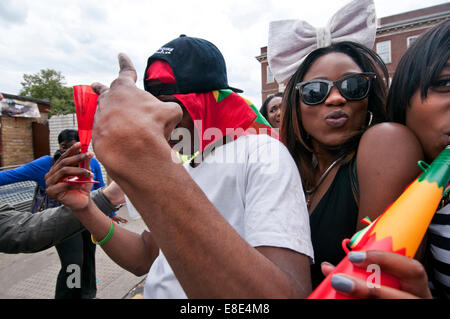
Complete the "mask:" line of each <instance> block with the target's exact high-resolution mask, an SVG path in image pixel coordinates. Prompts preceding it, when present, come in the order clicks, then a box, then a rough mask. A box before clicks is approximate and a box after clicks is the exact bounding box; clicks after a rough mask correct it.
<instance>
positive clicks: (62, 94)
mask: <svg viewBox="0 0 450 319" xmlns="http://www.w3.org/2000/svg"><path fill="white" fill-rule="evenodd" d="M21 84H22V90H21V91H20V93H19V94H20V95H22V96H28V97H32V98H36V99H49V100H50V101H51V109H50V114H49V116H52V115H56V114H69V113H75V104H74V102H73V95H72V88H70V87H65V86H64V85H65V84H66V83H65V78H64V76H63V75H62V74H61V72H57V71H55V70H52V69H44V70H40V72H39V73H36V74H31V75H30V74H24V75H23V82H21Z"/></svg>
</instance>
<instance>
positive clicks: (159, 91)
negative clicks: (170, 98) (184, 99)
mask: <svg viewBox="0 0 450 319" xmlns="http://www.w3.org/2000/svg"><path fill="white" fill-rule="evenodd" d="M144 89H145V90H146V91H147V92H149V93H151V94H152V95H154V96H159V95H174V94H178V93H180V91H179V89H178V86H177V84H176V83H170V84H157V85H149V84H148V83H147V82H144Z"/></svg>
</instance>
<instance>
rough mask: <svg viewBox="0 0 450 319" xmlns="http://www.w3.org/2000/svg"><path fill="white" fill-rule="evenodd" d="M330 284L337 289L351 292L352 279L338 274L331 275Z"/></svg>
mask: <svg viewBox="0 0 450 319" xmlns="http://www.w3.org/2000/svg"><path fill="white" fill-rule="evenodd" d="M331 286H332V287H333V288H334V289H336V290H339V291H343V292H351V291H352V290H353V281H351V280H350V279H348V278H345V277H343V276H340V275H333V277H331Z"/></svg>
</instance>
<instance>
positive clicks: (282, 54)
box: [267, 0, 377, 83]
mask: <svg viewBox="0 0 450 319" xmlns="http://www.w3.org/2000/svg"><path fill="white" fill-rule="evenodd" d="M376 31H377V26H376V14H375V5H374V3H373V0H354V1H352V2H350V3H349V4H347V5H346V6H344V7H343V8H342V9H340V10H339V11H338V12H336V13H335V14H334V15H333V17H332V18H331V19H330V20H329V22H328V24H327V26H326V27H325V28H315V27H313V26H312V25H310V24H309V23H308V22H305V21H301V20H280V21H272V22H271V23H270V25H269V42H268V46H267V60H268V62H269V66H270V69H271V70H272V73H273V74H274V76H275V78H276V80H277V82H278V83H283V82H284V81H285V80H287V79H288V78H290V77H291V76H292V75H293V74H294V73H295V71H296V70H297V68H298V67H299V66H300V64H301V62H302V61H303V60H304V59H305V58H306V56H307V55H308V54H309V53H311V52H312V51H314V50H315V49H318V48H323V47H327V46H329V45H331V44H332V43H336V42H342V41H353V42H358V43H360V44H363V45H365V46H366V47H368V48H370V49H371V48H372V47H373V45H374V43H375V36H376Z"/></svg>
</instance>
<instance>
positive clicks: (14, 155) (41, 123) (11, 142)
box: [0, 93, 50, 167]
mask: <svg viewBox="0 0 450 319" xmlns="http://www.w3.org/2000/svg"><path fill="white" fill-rule="evenodd" d="M2 94H3V97H4V98H5V99H12V100H17V101H23V102H29V103H33V104H36V105H37V107H38V110H39V115H40V117H20V116H13V115H11V116H9V115H5V114H2V115H1V116H0V166H1V167H5V166H12V165H20V164H24V163H27V162H30V161H32V160H34V159H36V158H38V157H41V156H43V155H49V154H50V146H49V129H48V113H49V111H50V102H49V101H48V100H39V99H34V98H29V97H22V96H16V95H11V94H6V93H2Z"/></svg>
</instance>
